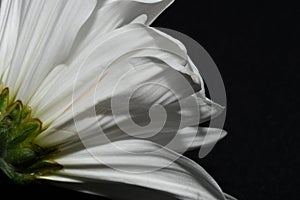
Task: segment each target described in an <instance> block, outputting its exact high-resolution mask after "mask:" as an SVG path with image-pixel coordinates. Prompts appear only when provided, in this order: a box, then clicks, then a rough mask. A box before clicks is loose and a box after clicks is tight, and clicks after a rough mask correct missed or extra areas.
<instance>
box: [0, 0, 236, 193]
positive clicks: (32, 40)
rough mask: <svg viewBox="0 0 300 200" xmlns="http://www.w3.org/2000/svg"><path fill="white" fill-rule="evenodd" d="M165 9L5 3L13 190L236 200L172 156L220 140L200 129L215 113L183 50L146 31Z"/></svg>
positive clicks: (0, 163) (114, 1)
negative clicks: (50, 188) (36, 187)
mask: <svg viewBox="0 0 300 200" xmlns="http://www.w3.org/2000/svg"><path fill="white" fill-rule="evenodd" d="M172 2H173V1H172V0H2V1H1V11H0V77H1V88H0V120H1V122H0V145H1V146H0V168H1V170H2V171H3V172H4V173H5V174H6V175H7V176H8V177H9V178H10V179H11V180H12V181H13V182H15V183H19V184H27V183H30V182H32V181H39V182H48V183H52V184H56V185H59V186H62V187H67V188H70V189H73V190H77V191H81V192H87V193H92V194H97V195H102V196H109V197H111V198H115V199H141V198H142V199H173V198H177V199H232V197H230V196H229V195H226V194H224V193H223V192H222V190H221V189H220V187H219V186H218V185H217V183H216V182H215V181H214V180H213V179H212V178H211V177H210V176H209V175H208V174H207V173H206V172H205V171H204V170H203V169H202V168H201V167H200V166H199V165H197V164H196V163H194V162H193V161H191V160H189V159H188V158H186V157H184V156H181V155H180V153H183V152H184V151H185V150H189V149H193V148H197V147H200V146H201V145H207V144H210V143H215V142H217V141H218V140H219V139H220V137H223V136H224V135H225V134H224V132H222V133H223V134H222V135H221V136H220V132H221V130H219V129H213V128H205V127H204V128H198V124H199V123H202V122H205V121H208V120H210V119H211V118H212V117H215V116H217V115H218V114H219V113H220V112H221V111H222V109H223V108H222V107H221V106H219V105H217V104H215V103H213V102H211V101H210V100H209V99H207V98H206V97H205V93H204V87H203V81H202V78H201V76H200V74H199V72H198V70H197V68H196V67H195V66H194V65H193V63H192V61H191V60H190V59H189V57H188V56H187V52H186V49H185V48H184V46H183V45H182V44H181V43H180V42H179V41H177V40H175V39H174V38H172V37H170V36H168V35H166V34H164V33H162V32H160V31H158V30H155V29H154V28H151V27H149V25H150V24H151V23H152V22H153V21H154V20H155V18H156V17H157V16H158V15H159V14H160V13H161V12H162V11H163V10H165V9H166V8H167V7H168V6H169V5H170V4H171V3H172ZM125 100H128V102H126V101H125ZM127 103H129V104H127ZM154 105H155V106H156V107H153V106H154ZM192 105H195V106H196V107H195V106H192ZM182 106H183V107H182ZM162 108H163V109H164V112H161V109H162ZM178 108H180V109H178ZM128 109H129V110H130V117H129V115H128ZM148 109H150V114H149V115H150V117H149V116H148V112H146V111H147V110H148ZM156 114H159V115H156ZM165 116H167V118H164V117H165ZM161 117H162V118H164V119H165V120H161ZM149 118H151V120H149ZM156 118H157V119H159V120H155V119H156ZM178 120H179V121H178ZM179 122H180V123H179ZM134 124H136V125H134ZM160 127H162V128H160ZM156 133H158V134H156ZM206 135H207V136H206ZM205 136H206V139H204V137H205Z"/></svg>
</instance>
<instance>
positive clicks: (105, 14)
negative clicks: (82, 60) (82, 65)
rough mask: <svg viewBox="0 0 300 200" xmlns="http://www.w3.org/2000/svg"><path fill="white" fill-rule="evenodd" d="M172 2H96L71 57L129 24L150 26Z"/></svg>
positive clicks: (139, 0)
mask: <svg viewBox="0 0 300 200" xmlns="http://www.w3.org/2000/svg"><path fill="white" fill-rule="evenodd" d="M173 1H174V0H152V1H149V0H148V1H147V0H106V1H105V0H98V4H97V7H96V9H95V11H94V13H93V14H92V16H91V17H90V19H89V20H88V21H87V22H86V23H85V25H84V27H83V28H82V30H81V31H80V33H79V35H78V37H77V39H76V43H75V44H74V46H73V57H76V56H77V55H78V54H80V52H81V51H82V49H83V48H84V47H86V46H87V45H89V44H90V43H93V42H94V41H95V40H96V38H97V37H100V36H101V35H103V34H106V33H109V32H111V31H113V30H115V29H117V28H121V27H123V26H125V25H128V24H130V23H143V24H146V25H149V24H151V23H152V22H153V21H154V20H155V19H156V17H158V16H159V14H160V13H161V12H163V11H164V10H165V9H166V8H167V7H168V6H169V5H171V3H172V2H173Z"/></svg>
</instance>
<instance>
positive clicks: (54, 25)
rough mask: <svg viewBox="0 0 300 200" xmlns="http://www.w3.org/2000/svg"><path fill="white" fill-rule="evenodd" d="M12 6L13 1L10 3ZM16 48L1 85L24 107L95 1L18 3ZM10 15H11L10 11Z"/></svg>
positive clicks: (29, 0) (60, 57) (62, 56)
mask: <svg viewBox="0 0 300 200" xmlns="http://www.w3.org/2000/svg"><path fill="white" fill-rule="evenodd" d="M14 2H15V1H14ZM17 2H19V4H20V5H19V6H20V7H21V9H19V18H20V19H19V20H15V21H14V24H13V26H15V27H19V29H18V37H17V38H16V39H17V40H16V41H17V44H16V47H15V51H14V57H13V59H12V62H11V67H10V68H9V71H8V73H7V77H6V78H5V80H6V82H5V85H6V86H9V87H10V88H14V89H15V90H19V93H18V94H13V95H14V96H15V95H17V98H18V99H22V101H23V102H25V103H27V102H28V100H29V99H30V97H31V96H32V94H33V93H34V92H35V91H36V88H37V86H39V84H40V83H41V81H42V80H44V78H45V77H46V76H47V74H48V73H49V72H51V70H52V69H53V68H54V67H55V66H56V65H58V64H60V63H61V62H63V61H64V60H65V59H66V58H67V56H68V54H69V52H70V50H71V47H72V45H73V41H74V39H75V37H76V35H77V33H78V31H79V29H80V28H81V26H82V25H83V24H84V22H85V21H86V20H87V18H88V17H89V16H90V14H91V13H92V11H93V9H94V7H95V5H96V0H87V1H84V2H83V1H81V0H51V1H48V0H38V1H35V0H24V1H23V0H22V1H17ZM11 12H13V11H11Z"/></svg>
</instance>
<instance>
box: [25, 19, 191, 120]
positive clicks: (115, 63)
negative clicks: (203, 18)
mask: <svg viewBox="0 0 300 200" xmlns="http://www.w3.org/2000/svg"><path fill="white" fill-rule="evenodd" d="M133 57H136V58H142V59H138V60H139V62H140V61H142V62H143V60H145V59H146V60H148V61H149V64H148V68H147V66H146V65H147V62H146V63H145V64H143V63H141V64H138V65H139V66H142V67H143V68H144V69H143V70H141V68H142V67H139V68H136V71H140V72H141V73H143V76H141V74H139V75H137V76H136V77H135V79H137V80H138V81H139V82H142V81H144V80H146V79H149V77H154V76H155V75H157V77H158V78H159V77H162V78H163V73H165V71H166V70H168V71H171V70H170V69H172V68H173V69H176V70H177V71H179V72H182V73H186V69H185V68H186V67H187V66H188V65H189V63H188V58H187V55H186V52H184V51H183V50H182V49H181V48H180V47H179V46H178V44H177V43H174V42H173V41H171V40H170V39H168V38H166V37H165V36H164V35H161V34H160V33H159V32H156V31H155V30H154V29H152V28H149V27H145V26H143V25H137V24H134V25H128V26H125V27H123V28H121V29H118V30H116V31H114V32H112V33H111V34H109V35H107V36H103V37H102V38H99V40H98V41H95V42H94V43H93V44H91V46H89V47H87V48H86V49H85V50H84V51H82V52H81V54H80V56H78V57H77V58H76V59H75V60H72V62H71V63H69V64H66V70H65V71H64V72H62V73H61V74H60V75H59V76H60V77H59V78H58V79H57V80H56V82H55V83H54V85H53V87H51V88H50V89H49V90H48V91H47V94H45V95H44V96H43V97H42V98H40V99H39V102H36V103H34V102H35V101H34V100H35V98H36V97H33V98H32V101H31V102H30V105H32V106H33V107H34V108H35V110H36V115H37V116H39V118H41V119H42V120H43V121H44V122H45V123H46V121H48V122H49V120H53V119H55V118H57V117H58V116H60V115H61V114H62V111H65V110H66V109H68V108H71V107H72V103H74V101H73V102H72V98H73V99H74V100H75V101H76V103H77V104H78V103H80V102H81V103H82V105H84V106H85V107H83V108H82V110H86V109H87V108H89V107H90V106H93V105H94V104H96V103H97V102H99V101H100V99H102V100H104V99H105V98H107V97H108V96H109V95H110V94H111V91H112V88H113V87H114V86H115V84H114V83H115V82H116V81H118V80H119V79H120V78H121V77H122V76H123V75H124V73H127V72H129V71H130V70H131V71H132V72H133V70H135V68H134V65H132V62H131V63H127V64H126V66H123V65H121V64H124V62H125V61H129V60H128V59H131V61H133V59H132V58H133ZM148 58H149V59H148ZM156 60H158V61H159V62H157V61H156ZM119 61H123V63H120V62H119ZM153 63H154V64H153ZM155 63H156V66H155ZM129 64H130V65H129ZM150 65H154V67H153V68H151V67H150ZM162 65H167V66H168V68H169V69H168V68H166V70H165V68H162V67H161V66H162ZM147 73H148V74H147ZM160 73H162V74H161V75H159V74H160ZM132 77H134V74H132ZM173 82H174V81H173ZM130 85H133V83H132V84H130ZM96 86H97V87H98V89H97V88H96ZM124 86H126V85H124ZM99 87H101V91H100V89H99ZM95 89H97V90H98V91H97V92H98V93H97V94H95V92H96V91H95ZM125 89H126V87H124V90H125ZM124 90H123V91H124ZM39 91H44V88H43V87H40V88H39ZM38 93H39V92H38ZM48 94H49V95H48ZM50 94H51V95H50ZM61 94H64V95H61ZM83 94H84V97H83ZM87 94H89V95H90V97H91V98H92V99H88V98H89V97H88V95H87ZM91 94H92V95H91ZM94 94H95V95H96V96H95V97H94V96H93V95H94ZM76 99H78V101H77V100H76ZM79 99H80V100H79ZM83 100H84V101H83ZM94 100H96V101H94ZM38 104H40V105H38ZM77 108H78V107H77ZM77 111H78V110H77ZM70 114H71V116H70V117H72V114H73V113H71V112H70Z"/></svg>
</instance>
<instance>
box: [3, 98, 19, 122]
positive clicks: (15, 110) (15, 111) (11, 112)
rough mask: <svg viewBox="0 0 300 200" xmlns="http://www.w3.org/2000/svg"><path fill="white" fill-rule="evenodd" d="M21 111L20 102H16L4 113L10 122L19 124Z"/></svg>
mask: <svg viewBox="0 0 300 200" xmlns="http://www.w3.org/2000/svg"><path fill="white" fill-rule="evenodd" d="M22 109H23V104H22V102H21V101H16V102H14V103H13V104H12V105H11V106H9V107H8V109H7V111H6V112H7V114H8V116H9V117H10V118H11V119H12V121H14V122H17V123H19V119H20V116H21V111H22Z"/></svg>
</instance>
